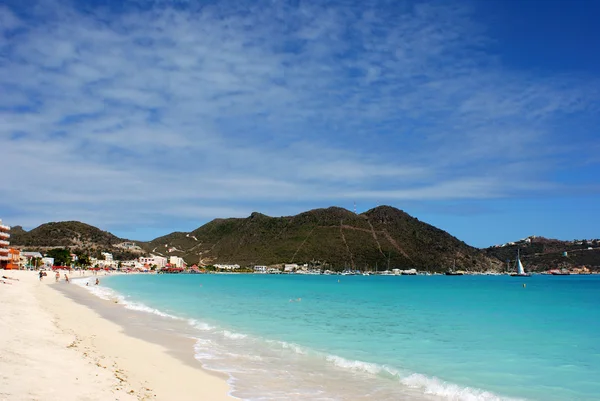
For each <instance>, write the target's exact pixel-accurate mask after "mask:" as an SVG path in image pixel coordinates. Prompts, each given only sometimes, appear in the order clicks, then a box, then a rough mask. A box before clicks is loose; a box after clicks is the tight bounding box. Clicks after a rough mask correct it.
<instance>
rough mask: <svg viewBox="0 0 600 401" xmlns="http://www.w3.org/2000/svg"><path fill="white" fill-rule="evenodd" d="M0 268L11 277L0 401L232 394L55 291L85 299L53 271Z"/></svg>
mask: <svg viewBox="0 0 600 401" xmlns="http://www.w3.org/2000/svg"><path fill="white" fill-rule="evenodd" d="M0 273H1V275H2V276H7V277H11V278H15V279H18V281H17V280H11V279H6V280H4V281H6V282H7V283H11V284H2V283H0V313H1V314H2V319H1V320H0V372H2V374H1V375H0V400H90V401H93V400H198V399H204V400H215V401H219V400H231V399H233V397H230V396H229V395H228V392H229V386H228V384H227V381H226V379H227V378H226V377H225V376H219V375H216V374H214V373H211V372H207V371H205V370H203V369H201V367H200V364H198V363H193V361H188V360H186V359H185V357H178V356H177V355H175V354H174V353H173V352H171V351H169V350H167V349H166V348H165V347H163V346H161V345H160V344H159V341H155V342H151V341H145V340H142V339H140V338H137V337H133V336H131V335H128V334H127V333H126V332H125V331H124V329H123V327H122V326H120V325H118V324H116V323H114V322H113V321H110V320H108V319H106V318H104V317H102V316H101V315H100V314H99V313H98V311H97V310H98V309H96V310H92V309H90V308H89V307H88V306H85V305H84V304H83V303H79V302H76V301H75V300H74V298H73V297H69V296H67V295H66V293H65V292H64V291H60V290H59V289H60V288H61V287H63V289H65V288H67V287H69V288H68V289H69V291H72V292H77V293H82V296H88V297H91V295H89V294H83V293H84V292H85V291H82V290H81V288H75V287H76V286H75V285H74V284H67V283H65V282H64V280H63V278H61V282H59V283H56V284H55V283H54V281H55V279H54V275H53V273H52V272H48V276H47V277H44V279H43V280H42V282H40V280H39V278H38V274H37V272H33V271H0ZM75 278H78V277H75ZM100 279H102V277H100ZM96 302H102V303H105V304H106V305H101V306H102V307H106V308H111V307H113V308H114V311H115V313H118V312H117V310H123V311H124V310H125V309H124V308H121V307H120V305H111V302H110V301H106V300H96ZM117 308H118V309H117ZM188 345H189V346H190V347H192V342H191V340H189V344H187V343H185V341H182V344H181V346H182V347H186V346H188Z"/></svg>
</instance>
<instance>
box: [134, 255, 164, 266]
mask: <svg viewBox="0 0 600 401" xmlns="http://www.w3.org/2000/svg"><path fill="white" fill-rule="evenodd" d="M139 261H140V263H141V264H142V266H144V265H148V266H150V267H152V266H156V267H157V268H158V269H162V268H163V267H165V266H166V265H167V258H165V257H163V256H157V255H150V257H146V256H141V257H140V258H139Z"/></svg>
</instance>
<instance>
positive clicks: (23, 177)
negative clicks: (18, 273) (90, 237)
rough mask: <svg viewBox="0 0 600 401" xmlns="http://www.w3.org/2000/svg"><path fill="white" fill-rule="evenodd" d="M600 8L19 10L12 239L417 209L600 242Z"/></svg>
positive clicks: (388, 5)
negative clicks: (22, 234) (89, 228)
mask: <svg viewBox="0 0 600 401" xmlns="http://www.w3.org/2000/svg"><path fill="white" fill-rule="evenodd" d="M599 17H600V3H599V2H596V1H593V0H589V1H585V0H565V1H557V0H547V1H544V2H540V1H536V0H522V1H518V2H517V1H512V0H507V1H500V0H488V1H472V2H469V1H458V2H452V1H401V0H337V1H331V0H325V1H318V2H317V1H297V0H296V1H288V0H256V1H251V2H249V1H237V0H224V1H214V0H213V1H200V0H118V1H117V0H78V1H70V0H28V1H22V0H3V1H2V2H0V155H1V156H0V157H1V159H0V160H2V165H3V174H2V195H0V218H2V219H3V221H4V223H5V224H9V225H22V226H23V227H25V228H26V229H31V228H34V227H36V226H38V225H40V224H42V223H46V222H49V221H64V220H79V221H83V222H86V223H88V224H92V225H95V226H97V227H99V228H101V229H103V230H107V231H111V232H113V233H114V234H116V235H118V236H122V237H125V238H130V239H134V240H149V239H152V238H155V237H157V236H160V235H164V234H167V233H170V232H172V231H191V230H193V229H195V228H197V227H199V226H200V225H202V224H204V223H206V222H208V221H210V220H212V219H214V218H218V217H245V216H248V215H250V213H252V212H253V211H258V212H261V213H264V214H267V215H270V216H282V215H293V214H297V213H299V212H303V211H306V210H309V209H313V208H321V207H329V206H340V207H344V208H347V209H349V210H353V208H354V204H355V203H356V209H357V211H358V212H359V213H360V212H363V211H366V210H368V209H370V208H373V207H376V206H378V205H391V206H394V207H397V208H399V209H402V210H404V211H406V212H408V213H410V214H411V215H413V216H415V217H417V218H418V219H419V220H421V221H425V222H427V223H430V224H433V225H435V226H437V227H439V228H441V229H443V230H446V231H448V232H449V233H451V234H452V235H454V236H456V237H457V238H459V239H461V240H464V241H465V242H466V243H468V244H470V245H472V246H476V247H487V246H490V245H493V244H499V243H504V242H508V241H514V240H517V239H519V238H523V237H526V236H529V235H540V236H546V237H552V238H559V239H576V238H598V237H600V128H599V127H600V113H599V111H600V51H598V49H600V25H598V24H597V23H596V21H598V18H599Z"/></svg>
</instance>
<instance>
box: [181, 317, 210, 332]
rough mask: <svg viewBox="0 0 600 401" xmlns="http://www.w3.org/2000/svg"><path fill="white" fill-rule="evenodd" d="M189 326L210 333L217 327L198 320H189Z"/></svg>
mask: <svg viewBox="0 0 600 401" xmlns="http://www.w3.org/2000/svg"><path fill="white" fill-rule="evenodd" d="M188 324H189V325H190V326H192V327H193V328H195V329H198V330H201V331H210V330H214V329H215V326H211V325H210V324H208V323H205V322H200V321H198V320H196V319H188Z"/></svg>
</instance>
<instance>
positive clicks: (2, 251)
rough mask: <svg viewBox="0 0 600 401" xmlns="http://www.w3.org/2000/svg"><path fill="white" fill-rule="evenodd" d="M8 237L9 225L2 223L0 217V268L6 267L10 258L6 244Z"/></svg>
mask: <svg viewBox="0 0 600 401" xmlns="http://www.w3.org/2000/svg"><path fill="white" fill-rule="evenodd" d="M9 239H10V227H9V226H5V225H4V224H2V220H1V219H0V269H7V268H8V264H9V262H10V260H11V256H10V254H9V249H8V245H10V242H9Z"/></svg>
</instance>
